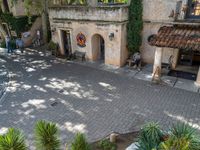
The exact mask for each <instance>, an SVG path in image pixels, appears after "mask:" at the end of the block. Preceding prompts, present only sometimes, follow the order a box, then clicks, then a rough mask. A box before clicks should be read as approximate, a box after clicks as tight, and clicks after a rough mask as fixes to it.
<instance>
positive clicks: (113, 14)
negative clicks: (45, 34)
mask: <svg viewBox="0 0 200 150" xmlns="http://www.w3.org/2000/svg"><path fill="white" fill-rule="evenodd" d="M49 17H50V23H51V29H52V30H54V29H56V31H55V32H53V41H55V42H57V43H59V46H60V50H61V52H62V54H64V47H63V42H62V36H61V32H62V30H68V31H70V34H71V42H72V43H71V45H72V51H75V50H78V51H82V52H86V57H87V59H89V60H93V61H95V60H96V58H97V56H96V55H97V53H98V52H96V50H97V49H98V48H96V47H97V46H98V45H97V42H93V41H94V40H93V39H94V38H96V36H95V35H99V36H101V37H102V38H103V39H104V41H105V64H109V65H115V66H123V65H124V64H125V62H126V59H127V56H128V52H127V49H126V45H127V41H126V24H127V21H128V6H127V5H124V6H100V7H91V6H53V7H50V13H49ZM80 32H81V33H83V34H84V35H85V36H86V47H83V48H81V47H79V46H78V45H77V40H76V37H77V35H78V34H79V33H80ZM111 33H114V38H113V39H112V40H111V39H110V38H109V35H110V34H111ZM95 46H96V47H95Z"/></svg>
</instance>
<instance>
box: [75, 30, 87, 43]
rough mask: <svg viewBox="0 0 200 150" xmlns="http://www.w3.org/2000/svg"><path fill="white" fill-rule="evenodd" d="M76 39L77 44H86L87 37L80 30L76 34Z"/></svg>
mask: <svg viewBox="0 0 200 150" xmlns="http://www.w3.org/2000/svg"><path fill="white" fill-rule="evenodd" d="M76 41H77V45H78V46H80V47H85V46H86V37H85V35H84V34H83V33H82V32H80V33H79V34H78V35H77V36H76Z"/></svg>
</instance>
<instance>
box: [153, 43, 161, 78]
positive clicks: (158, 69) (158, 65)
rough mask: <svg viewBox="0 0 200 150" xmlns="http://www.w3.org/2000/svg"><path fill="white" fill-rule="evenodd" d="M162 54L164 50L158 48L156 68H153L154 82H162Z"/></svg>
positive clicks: (155, 59) (155, 61)
mask: <svg viewBox="0 0 200 150" xmlns="http://www.w3.org/2000/svg"><path fill="white" fill-rule="evenodd" d="M162 53H163V48H160V47H156V51H155V58H154V66H153V79H154V80H160V77H161V65H162Z"/></svg>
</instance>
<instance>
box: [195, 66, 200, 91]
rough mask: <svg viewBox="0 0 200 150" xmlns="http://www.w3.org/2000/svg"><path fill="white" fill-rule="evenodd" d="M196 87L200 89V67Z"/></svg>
mask: <svg viewBox="0 0 200 150" xmlns="http://www.w3.org/2000/svg"><path fill="white" fill-rule="evenodd" d="M195 85H196V86H199V87H200V66H199V71H198V74H197V80H196V82H195Z"/></svg>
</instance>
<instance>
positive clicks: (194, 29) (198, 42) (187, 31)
mask: <svg viewBox="0 0 200 150" xmlns="http://www.w3.org/2000/svg"><path fill="white" fill-rule="evenodd" d="M148 41H149V44H150V45H152V46H157V47H169V48H179V49H187V50H194V51H200V26H192V25H174V26H163V27H161V28H160V29H159V31H158V34H156V35H151V36H150V37H149V38H148Z"/></svg>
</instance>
